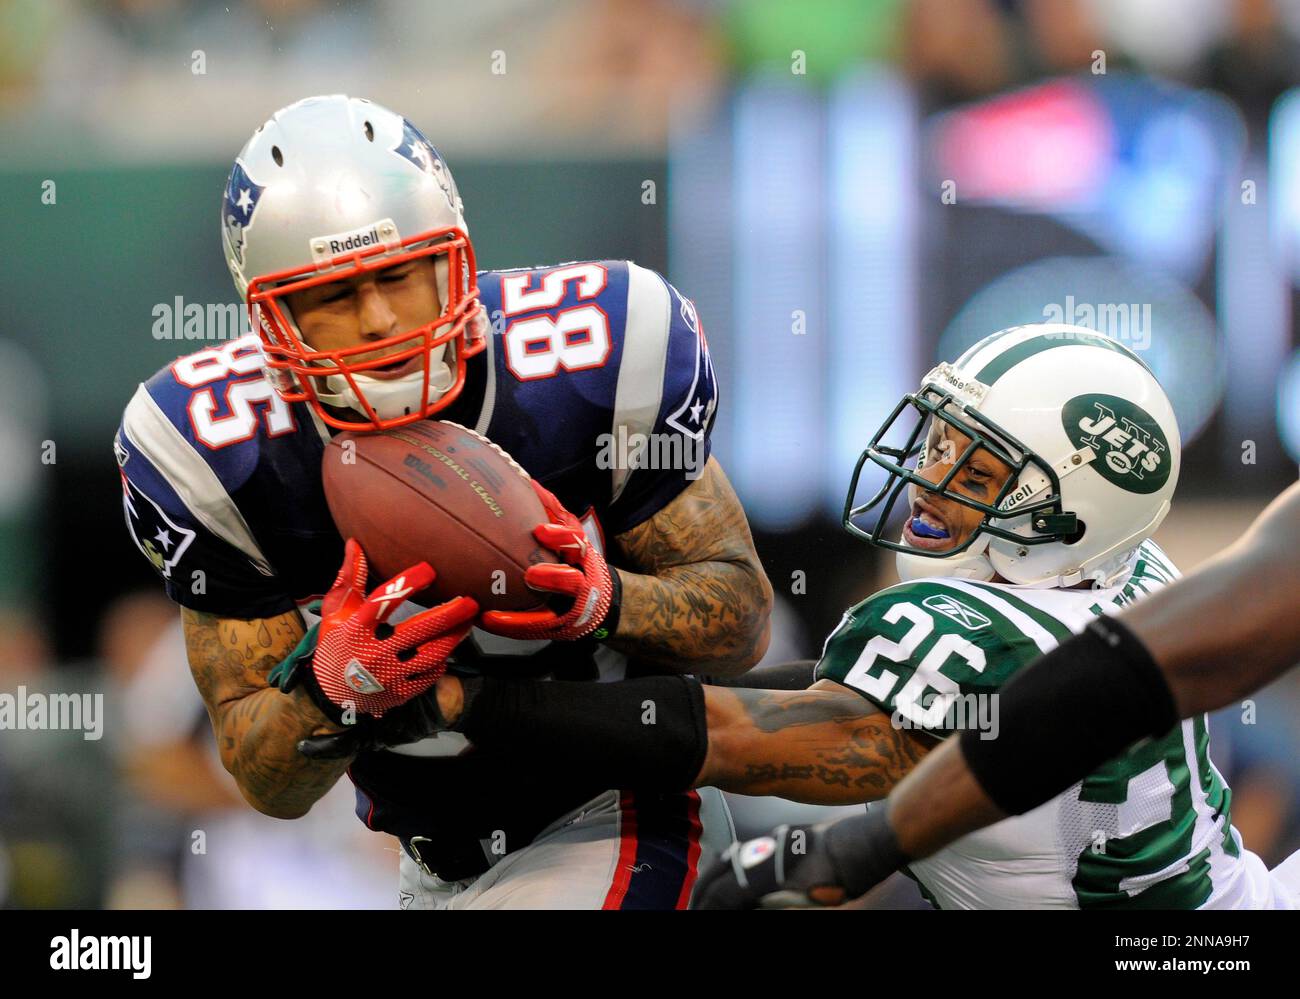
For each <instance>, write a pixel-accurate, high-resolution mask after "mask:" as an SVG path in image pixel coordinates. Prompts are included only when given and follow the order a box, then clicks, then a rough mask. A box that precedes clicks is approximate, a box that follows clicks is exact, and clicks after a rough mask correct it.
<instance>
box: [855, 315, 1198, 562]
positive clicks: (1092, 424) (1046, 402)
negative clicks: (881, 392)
mask: <svg viewBox="0 0 1300 999" xmlns="http://www.w3.org/2000/svg"><path fill="white" fill-rule="evenodd" d="M909 410H910V411H913V412H914V414H915V416H916V420H915V424H914V425H911V426H910V429H909V427H908V426H906V425H904V426H901V427H896V426H895V424H896V423H897V422H898V421H899V418H900V417H901V416H902V415H903V414H904V412H905V411H909ZM927 424H928V431H927ZM941 424H947V425H949V426H951V427H953V428H955V429H956V430H959V431H960V432H961V433H962V434H964V435H965V436H966V437H968V438H970V442H971V443H970V445H969V446H967V447H966V448H965V449H964V450H963V451H962V453H961V454H960V455H952V454H949V455H945V456H943V457H941V458H937V460H940V461H943V462H944V463H945V464H948V463H950V464H951V467H950V468H948V469H947V471H946V472H945V474H944V476H943V478H942V480H940V481H939V482H938V483H932V482H930V481H929V480H927V479H925V478H923V477H922V476H920V475H919V474H918V473H919V470H921V469H924V468H926V467H927V463H928V462H930V461H934V460H936V454H935V451H936V444H937V443H938V441H939V438H940V436H941V426H940V425H941ZM923 431H927V432H926V434H925V436H924V438H923V437H922V432H923ZM891 434H892V436H891ZM887 440H888V441H889V443H886V441H887ZM981 447H982V448H985V449H987V450H988V451H989V452H990V453H991V454H993V455H994V456H996V457H997V458H999V459H1001V460H1002V461H1004V462H1006V463H1007V464H1008V465H1010V466H1011V467H1012V469H1013V473H1012V475H1011V476H1010V477H1009V479H1008V480H1007V482H1006V484H1005V486H1004V487H1003V488H1002V489H1001V491H1000V492H999V493H998V495H997V496H996V497H994V498H992V500H991V501H990V502H988V503H981V502H978V501H977V500H974V499H972V498H971V497H970V496H967V495H963V494H961V493H958V492H956V491H955V490H953V489H951V488H950V486H951V484H952V482H953V480H954V478H955V477H956V476H957V474H958V473H959V472H960V471H961V470H962V467H963V466H964V465H965V464H966V462H967V461H969V459H970V457H971V456H972V455H973V454H974V453H975V451H976V450H977V449H978V448H981ZM1181 451H1182V445H1181V441H1180V439H1179V436H1178V424H1177V422H1176V421H1175V419H1174V411H1173V407H1172V406H1171V405H1170V403H1169V399H1168V397H1167V396H1166V395H1165V392H1164V390H1163V389H1162V388H1161V387H1160V383H1159V382H1157V381H1156V379H1155V376H1154V375H1153V374H1152V373H1151V371H1150V370H1149V369H1148V368H1147V366H1146V365H1145V364H1143V363H1142V361H1141V360H1139V359H1138V357H1137V355H1136V354H1134V353H1133V352H1132V351H1131V350H1129V349H1128V348H1127V347H1124V346H1122V345H1121V344H1119V343H1117V342H1115V341H1114V340H1111V339H1108V338H1107V337H1104V336H1102V335H1100V334H1098V333H1095V332H1093V331H1091V330H1087V329H1084V328H1082V327H1078V326H1069V325H1065V324H1062V323H1045V324H1039V325H1032V326H1015V327H1012V328H1010V329H1005V330H1002V331H1001V332H999V333H994V334H993V335H992V336H990V337H986V338H985V339H983V340H981V341H980V342H979V343H977V344H976V345H975V346H973V347H971V348H970V350H968V351H966V353H964V354H962V356H961V357H959V358H958V359H957V360H956V361H955V362H953V363H951V364H947V363H945V364H940V365H938V366H937V367H936V368H934V370H932V371H931V372H930V373H929V374H928V375H926V376H925V379H924V380H923V381H922V383H921V387H920V389H918V390H917V391H916V392H915V393H913V394H911V395H908V396H905V397H904V398H903V400H902V401H901V402H900V403H899V404H898V406H897V407H896V408H895V409H894V412H893V413H892V414H891V416H890V417H889V418H888V419H887V420H886V421H885V423H884V424H883V425H882V426H881V428H880V429H879V430H878V431H877V432H876V434H875V436H874V437H873V438H872V440H871V443H870V445H868V447H867V449H866V450H865V451H864V452H863V453H862V456H861V457H860V458H859V459H858V463H857V467H856V468H855V469H854V473H853V481H852V484H851V485H850V487H849V495H848V499H847V500H846V502H845V507H844V526H845V527H846V528H847V529H848V530H849V531H850V532H852V533H853V534H856V535H858V536H860V537H864V538H866V539H867V540H868V541H870V542H871V543H872V544H874V545H879V546H880V547H883V548H888V549H890V550H892V551H895V552H897V553H898V555H897V559H898V572H899V575H900V576H901V577H902V578H903V579H904V580H908V579H916V578H920V577H922V576H965V577H967V578H971V579H990V578H992V577H993V576H994V574H995V573H996V574H997V575H998V576H1000V577H1002V578H1003V579H1006V580H1008V581H1010V582H1012V583H1019V584H1022V585H1029V586H1044V587H1046V586H1074V585H1076V584H1078V583H1080V582H1082V581H1084V580H1093V581H1095V582H1096V583H1098V584H1099V585H1106V583H1107V582H1108V581H1109V580H1111V579H1113V578H1114V577H1115V576H1116V575H1118V574H1119V573H1120V572H1121V571H1122V570H1123V569H1124V566H1125V563H1126V562H1127V561H1128V558H1129V556H1130V555H1131V553H1132V551H1133V549H1134V548H1136V547H1137V546H1138V545H1140V544H1141V543H1142V542H1143V541H1145V540H1146V539H1147V538H1149V537H1150V536H1151V535H1152V534H1153V533H1154V532H1155V530H1156V528H1157V527H1159V526H1160V522H1161V521H1162V520H1164V518H1165V515H1166V514H1167V513H1168V512H1169V503H1170V498H1171V497H1172V495H1173V492H1174V488H1175V486H1176V485H1177V483H1178V469H1179V464H1180V460H1181ZM927 454H928V455H929V457H927ZM868 461H870V462H872V463H873V464H875V465H877V466H879V467H881V468H883V469H884V470H885V471H886V472H887V473H888V477H887V479H886V481H885V483H884V485H883V486H882V487H881V488H880V490H879V491H878V492H877V493H876V494H875V495H874V496H873V497H872V499H871V500H870V501H869V502H867V503H865V504H862V505H861V506H854V499H855V497H856V494H857V490H858V482H859V478H860V476H861V473H862V469H863V467H864V466H865V464H866V463H867V462H868ZM904 489H906V490H907V493H908V499H907V503H908V505H909V506H910V505H911V503H912V502H913V500H914V499H915V498H916V496H918V495H920V493H921V490H929V491H932V492H936V493H939V494H941V495H942V496H943V497H944V498H945V499H947V500H951V501H952V502H955V503H960V504H962V505H964V506H966V507H970V508H972V509H975V510H979V511H980V512H982V513H983V514H984V519H983V520H982V521H981V522H980V525H979V527H978V528H977V529H976V530H975V531H974V533H973V534H972V535H971V537H970V538H969V539H968V540H967V541H966V542H965V543H963V544H961V545H959V546H958V547H956V548H954V549H951V550H948V551H929V550H923V549H921V548H918V547H916V546H915V545H910V544H908V543H906V541H904V540H899V541H893V540H888V539H886V538H885V537H884V532H885V531H886V529H887V527H886V521H887V520H888V518H889V514H890V512H891V510H892V509H893V507H894V505H895V504H896V502H897V500H898V498H899V497H900V496H901V495H902V494H903V492H904ZM877 507H878V508H879V512H878V513H876V514H874V515H873V516H874V521H873V522H872V523H871V524H870V526H859V524H858V523H855V521H856V520H857V519H858V518H860V517H861V516H862V515H863V514H865V513H866V512H867V511H869V510H873V509H875V508H877ZM940 536H941V535H940Z"/></svg>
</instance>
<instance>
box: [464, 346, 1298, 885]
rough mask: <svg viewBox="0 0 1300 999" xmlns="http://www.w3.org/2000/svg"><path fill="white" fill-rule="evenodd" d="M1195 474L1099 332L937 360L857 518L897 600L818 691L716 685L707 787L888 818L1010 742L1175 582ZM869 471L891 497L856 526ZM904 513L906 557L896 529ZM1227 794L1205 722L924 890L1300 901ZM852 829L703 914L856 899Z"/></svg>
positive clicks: (1147, 748)
mask: <svg viewBox="0 0 1300 999" xmlns="http://www.w3.org/2000/svg"><path fill="white" fill-rule="evenodd" d="M908 415H911V416H912V417H913V420H912V421H911V422H910V423H907V421H906V419H905V418H906V416H908ZM905 424H906V425H905ZM1179 461H1180V443H1179V436H1178V427H1177V424H1176V422H1175V419H1174V413H1173V409H1172V407H1171V405H1170V403H1169V400H1168V398H1167V397H1166V395H1165V393H1164V391H1163V389H1162V388H1161V387H1160V385H1159V383H1158V382H1157V381H1156V379H1155V377H1154V376H1153V375H1152V374H1151V372H1150V371H1149V370H1148V369H1147V367H1146V366H1145V365H1144V364H1143V363H1142V361H1141V360H1140V359H1139V358H1138V357H1137V356H1136V355H1134V354H1133V353H1132V352H1130V351H1129V350H1127V349H1126V348H1124V347H1123V346H1121V345H1119V344H1117V343H1115V342H1114V341H1111V340H1109V339H1107V338H1105V337H1102V336H1099V335H1098V334H1096V333H1093V332H1090V331H1088V330H1084V329H1080V328H1077V327H1070V326H1063V325H1055V324H1053V325H1038V326H1027V327H1016V328H1012V329H1008V330H1003V331H1001V332H1000V333H997V334H994V335H993V336H991V337H988V338H986V339H985V340H983V341H981V342H980V343H979V344H977V345H976V346H974V347H972V348H971V349H970V350H969V351H967V352H966V353H965V354H964V355H962V357H961V358H959V359H958V360H957V361H956V362H955V363H952V364H940V365H939V366H938V367H936V368H935V369H934V370H933V371H931V372H930V373H929V374H928V375H927V376H926V378H925V379H924V381H923V383H922V385H921V387H920V389H919V390H918V391H917V392H915V393H913V394H911V395H909V396H907V397H905V398H904V399H903V400H902V401H901V402H900V403H899V405H898V407H897V408H896V409H895V410H894V412H893V414H892V415H891V416H890V417H889V419H888V420H886V422H885V424H884V425H883V426H882V427H881V429H880V430H879V431H878V432H877V434H876V435H875V436H874V438H873V439H872V441H871V443H870V445H869V446H868V448H867V449H866V451H865V452H864V453H863V456H862V459H861V460H860V461H859V463H858V468H857V470H856V471H855V475H854V481H853V485H852V486H851V487H850V494H849V501H848V503H846V510H845V523H846V526H847V527H848V528H849V530H850V531H852V532H853V533H856V534H860V535H863V536H865V537H866V538H867V540H869V541H870V542H871V543H873V544H875V545H879V546H881V547H885V548H888V549H892V550H894V551H895V552H897V558H898V567H899V572H900V576H901V577H902V580H903V581H902V583H901V584H899V585H897V586H893V587H890V588H888V589H886V590H883V591H881V592H880V593H877V594H875V595H874V596H872V597H870V598H868V599H867V600H865V601H863V602H862V603H861V604H859V605H858V606H856V607H854V608H852V609H851V610H850V611H849V612H848V613H847V614H846V615H845V616H844V619H843V621H842V622H841V624H840V626H839V627H838V628H837V629H836V630H835V631H834V632H833V633H832V635H831V636H830V637H829V638H828V639H827V642H826V647H825V650H824V652H823V654H822V657H821V659H820V661H819V662H818V664H817V666H816V671H815V678H816V680H817V682H816V683H814V684H813V686H812V687H810V688H809V689H808V690H806V691H799V692H794V691H761V690H753V689H735V688H707V687H706V688H705V689H704V691H703V698H702V700H703V704H704V708H705V714H706V716H707V732H708V738H707V751H706V752H705V753H703V754H702V764H701V765H700V767H699V771H698V773H697V776H696V779H695V780H696V783H697V784H711V785H715V786H718V787H722V788H723V789H726V790H731V791H736V792H740V793H750V794H776V795H781V796H784V797H787V798H792V799H796V800H801V801H809V802H816V803H828V804H830V803H835V804H843V803H850V802H864V801H872V800H875V799H879V798H881V797H884V796H885V795H886V794H888V792H889V791H890V789H891V788H892V787H893V786H894V784H896V783H898V782H899V781H900V780H901V779H902V778H903V777H904V776H905V775H906V774H907V773H908V772H910V771H911V770H912V769H913V768H914V767H915V766H916V765H917V763H918V761H920V760H921V759H922V757H924V756H925V754H926V753H928V752H929V751H930V749H931V748H933V747H934V746H936V745H938V744H939V740H940V739H941V738H942V737H944V736H946V735H948V734H949V733H951V732H953V731H956V730H958V729H965V730H968V731H973V732H975V733H976V734H977V735H978V736H981V737H988V738H996V737H997V736H998V731H997V729H998V698H999V691H1000V689H1001V687H1002V686H1003V684H1004V683H1006V681H1007V680H1009V679H1010V678H1011V677H1012V676H1014V675H1015V674H1016V673H1017V672H1018V671H1019V670H1021V669H1022V668H1023V667H1025V666H1026V665H1028V663H1030V662H1031V661H1032V660H1034V659H1035V658H1037V657H1038V656H1039V655H1041V654H1042V653H1044V652H1047V651H1049V650H1051V649H1052V648H1054V647H1055V646H1056V645H1057V644H1058V643H1059V642H1063V641H1066V640H1068V639H1069V638H1070V636H1071V635H1072V634H1073V633H1076V632H1079V631H1082V630H1083V629H1084V628H1085V627H1087V626H1088V624H1089V622H1092V621H1096V620H1098V619H1100V618H1101V617H1102V616H1103V615H1110V614H1113V613H1115V612H1117V611H1119V610H1120V609H1121V608H1123V607H1125V606H1127V605H1129V604H1132V603H1134V602H1135V601H1139V600H1141V599H1143V598H1144V597H1145V596H1146V595H1148V594H1150V593H1152V592H1155V591H1157V590H1159V589H1160V588H1162V587H1164V586H1166V585H1168V584H1169V583H1170V582H1172V581H1173V580H1174V579H1175V578H1176V577H1177V570H1176V569H1175V568H1174V567H1173V565H1172V564H1171V563H1170V562H1169V560H1168V558H1167V557H1166V556H1165V555H1164V554H1163V553H1162V552H1161V551H1160V549H1159V548H1158V547H1157V546H1156V545H1155V544H1154V543H1153V542H1152V541H1151V540H1150V538H1151V535H1152V533H1153V532H1154V531H1155V530H1156V528H1157V527H1158V526H1159V525H1160V523H1161V521H1162V520H1163V519H1164V517H1165V515H1166V513H1167V512H1168V510H1169V505H1170V499H1171V497H1172V494H1173V492H1174V488H1175V486H1176V484H1177V480H1178V470H1179ZM873 466H874V467H877V468H879V469H881V470H883V471H884V473H885V476H884V480H883V483H882V484H881V485H880V487H879V489H878V491H877V492H876V495H875V496H874V497H873V498H872V500H871V501H870V502H868V503H866V504H864V505H862V506H855V505H854V503H855V495H856V492H857V488H858V483H859V481H860V480H861V478H862V473H863V470H864V469H865V468H868V467H873ZM904 497H905V502H906V506H907V516H906V522H905V525H904V527H903V531H902V537H901V538H898V539H897V540H895V537H896V536H895V537H890V536H888V534H887V532H888V531H889V530H890V529H891V523H892V522H891V520H890V513H891V510H892V509H893V508H895V507H896V506H899V505H900V501H901V500H903V499H904ZM864 518H866V522H865V526H864ZM453 682H454V681H453ZM638 682H640V683H644V684H647V686H645V687H644V688H639V689H638V696H643V695H644V694H645V693H647V692H648V691H649V690H650V688H649V686H648V683H649V682H648V681H638ZM618 686H621V685H613V687H618ZM466 689H467V690H468V691H469V694H470V698H469V701H470V707H469V708H467V709H465V710H464V716H463V720H461V721H460V722H458V724H461V725H463V726H465V727H467V728H468V729H471V730H473V731H474V732H475V740H476V742H490V741H491V739H492V736H491V734H490V733H484V732H483V731H482V729H484V728H489V727H491V725H490V722H495V723H498V724H499V723H501V722H502V721H504V720H507V719H508V720H509V721H510V722H511V724H510V725H502V726H501V729H502V734H501V735H499V736H498V738H499V739H500V740H502V742H503V743H505V742H508V740H509V738H510V735H509V734H508V730H514V729H515V727H516V725H517V723H518V722H519V717H520V716H519V714H518V713H514V714H510V713H505V714H501V713H498V714H496V716H495V717H492V718H489V717H488V715H490V714H491V712H490V711H487V710H485V709H483V708H481V707H480V706H479V704H478V702H476V701H475V697H476V696H478V695H477V694H476V692H475V690H474V689H473V688H470V687H467V688H466ZM601 694H602V695H604V696H606V697H608V698H611V699H612V698H614V697H615V696H616V691H615V690H614V689H606V690H603V691H601ZM449 700H451V698H449ZM455 707H456V706H455V705H454V704H453V705H452V709H453V711H452V713H453V714H455ZM587 707H588V710H591V709H592V707H593V705H592V704H588V705H587ZM568 721H569V722H571V723H573V724H578V721H577V720H576V719H569V720H568ZM629 738H632V737H631V736H629ZM604 745H605V749H606V754H605V755H606V756H610V755H612V754H615V753H616V752H617V741H616V740H615V739H613V738H607V739H606V740H605V742H604ZM539 760H540V758H539ZM535 762H538V761H537V760H535ZM547 762H548V764H551V765H554V764H558V763H560V762H561V758H560V757H558V756H557V757H555V758H552V759H550V760H548V761H547ZM564 762H565V763H568V762H569V761H567V760H565V761H564ZM650 776H652V775H650V774H647V775H645V777H644V778H643V779H649V777H650ZM1230 797H1231V796H1230V793H1229V791H1228V789H1227V787H1226V785H1225V783H1224V781H1223V778H1222V776H1221V775H1220V774H1219V772H1218V771H1217V770H1216V769H1215V767H1214V765H1213V763H1212V762H1211V761H1210V759H1209V755H1208V736H1207V733H1206V725H1205V719H1204V718H1203V717H1198V718H1195V719H1191V720H1188V721H1186V722H1184V723H1182V724H1181V725H1177V726H1174V727H1172V728H1170V729H1168V730H1167V731H1165V732H1162V733H1160V734H1159V737H1157V738H1153V739H1151V740H1149V741H1147V742H1145V743H1143V744H1141V745H1139V746H1137V747H1135V748H1134V749H1132V750H1131V751H1130V752H1128V753H1127V754H1124V755H1123V756H1120V757H1119V758H1117V759H1115V760H1112V761H1111V762H1110V763H1107V764H1106V765H1104V766H1102V767H1100V768H1099V769H1096V770H1094V771H1093V772H1091V773H1089V774H1087V776H1086V777H1085V778H1084V779H1083V780H1081V781H1079V782H1078V783H1076V784H1075V785H1074V786H1073V787H1071V788H1069V789H1068V790H1067V791H1065V793H1063V794H1059V795H1057V796H1056V797H1055V798H1053V799H1051V800H1050V801H1048V802H1046V803H1045V804H1043V805H1041V807H1039V808H1036V809H1034V810H1033V811H1031V812H1029V813H1028V814H1026V815H1023V816H1020V817H1017V818H1013V819H1009V820H1007V821H1005V822H1002V823H999V824H997V825H995V826H992V827H990V828H988V829H986V830H983V831H982V832H980V833H977V834H975V835H973V836H970V837H968V838H966V839H963V840H960V841H958V842H956V843H953V844H952V845H951V846H949V847H948V848H947V849H945V850H942V851H940V852H938V853H936V854H934V855H933V856H931V857H929V858H928V859H926V860H925V861H924V862H921V863H917V864H914V865H912V867H911V873H912V874H913V875H914V876H915V877H916V879H917V880H918V881H919V882H920V884H921V886H922V887H923V889H924V891H925V893H926V894H927V896H928V897H929V898H931V899H932V900H933V901H934V902H935V903H936V904H938V905H939V906H941V907H944V908H976V907H981V908H982V907H996V908H1008V907H1060V908H1127V907H1137V908H1146V907H1162V908H1205V907H1261V908H1262V907H1291V906H1294V905H1296V904H1297V903H1298V896H1297V894H1296V892H1295V891H1294V889H1293V888H1292V887H1291V886H1289V885H1288V884H1286V883H1284V882H1283V881H1282V880H1281V879H1279V878H1276V877H1274V876H1272V875H1271V874H1270V872H1269V871H1268V870H1267V868H1266V867H1265V865H1264V864H1263V862H1262V861H1260V860H1259V858H1258V857H1256V856H1254V855H1253V854H1251V853H1250V852H1249V851H1247V850H1246V849H1245V848H1244V847H1243V845H1242V843H1241V839H1240V837H1239V836H1238V834H1237V833H1236V831H1235V830H1234V829H1233V828H1232V825H1231V820H1230V816H1229V804H1230ZM855 821H856V820H855V819H849V820H844V821H842V822H840V823H836V824H835V825H833V826H830V827H829V828H828V829H825V830H823V829H813V828H802V827H801V828H793V829H792V828H789V827H783V828H782V829H779V830H777V831H776V832H774V833H773V834H772V835H771V836H769V837H762V838H760V839H758V840H753V841H750V842H749V843H746V844H743V845H741V846H739V847H738V848H736V849H734V850H733V851H731V853H730V854H729V855H728V856H727V857H726V858H725V860H724V862H723V863H722V864H720V865H718V866H717V867H715V868H714V869H713V870H712V871H710V872H709V873H708V874H707V875H704V876H702V878H701V883H700V886H699V889H698V890H697V892H696V896H695V901H696V904H697V905H703V906H712V907H733V906H745V905H756V904H788V903H792V902H800V903H803V904H807V903H808V902H810V901H815V902H820V903H834V902H837V901H839V900H841V899H843V898H845V897H852V896H854V895H855V894H858V892H855V891H854V887H855V886H854V883H853V875H854V871H853V869H852V867H851V865H848V866H844V865H841V861H842V860H843V859H844V858H845V857H846V856H850V855H851V854H852V850H853V847H854V846H855V845H856V844H857V842H858V840H857V838H855V826H854V823H855Z"/></svg>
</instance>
